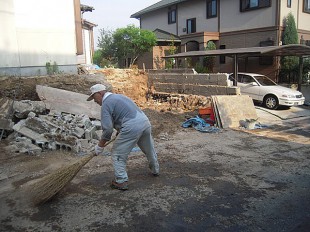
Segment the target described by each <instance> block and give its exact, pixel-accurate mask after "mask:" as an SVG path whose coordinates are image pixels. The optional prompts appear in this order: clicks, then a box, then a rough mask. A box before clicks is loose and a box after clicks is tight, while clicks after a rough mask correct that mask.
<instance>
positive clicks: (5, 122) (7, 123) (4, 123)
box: [0, 118, 14, 130]
mask: <svg viewBox="0 0 310 232" xmlns="http://www.w3.org/2000/svg"><path fill="white" fill-rule="evenodd" d="M13 126H14V122H12V120H11V119H5V118H0V129H2V130H13Z"/></svg>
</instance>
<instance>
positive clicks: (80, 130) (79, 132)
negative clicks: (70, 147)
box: [71, 127, 85, 139]
mask: <svg viewBox="0 0 310 232" xmlns="http://www.w3.org/2000/svg"><path fill="white" fill-rule="evenodd" d="M71 134H72V135H74V136H76V137H78V138H79V139H80V138H82V137H83V135H84V134H85V130H84V129H83V128H80V127H75V128H74V129H72V131H71Z"/></svg>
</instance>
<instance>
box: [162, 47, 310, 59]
mask: <svg viewBox="0 0 310 232" xmlns="http://www.w3.org/2000/svg"><path fill="white" fill-rule="evenodd" d="M216 55H226V56H234V55H238V57H247V56H262V55H269V56H307V55H310V46H306V45H301V44H289V45H282V46H268V47H249V48H232V49H218V50H207V51H190V52H182V53H177V54H174V55H169V56H165V57H163V58H184V57H199V56H216Z"/></svg>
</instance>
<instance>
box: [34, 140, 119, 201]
mask: <svg viewBox="0 0 310 232" xmlns="http://www.w3.org/2000/svg"><path fill="white" fill-rule="evenodd" d="M115 139H116V137H115V138H113V139H112V140H110V141H109V142H107V143H106V144H105V146H107V145H108V144H110V143H111V142H112V141H114V140H115ZM94 156H96V155H95V154H90V155H88V156H86V157H84V158H82V159H80V160H78V161H77V162H75V163H73V164H70V165H67V166H64V167H61V168H59V169H58V170H56V171H55V172H53V173H50V174H48V175H47V176H45V177H43V178H42V179H41V180H40V181H38V182H36V183H34V184H33V185H32V186H31V190H30V192H31V198H32V203H33V204H34V205H41V204H44V203H45V202H47V201H48V200H50V199H51V198H53V197H54V196H55V195H56V194H57V193H59V192H60V190H62V189H63V188H64V187H65V186H66V184H68V183H69V182H70V181H71V180H72V179H73V178H74V177H75V176H76V174H77V173H78V172H79V171H80V170H81V168H82V167H83V166H84V165H85V164H87V163H88V162H89V161H90V160H91V159H92V158H93V157H94Z"/></svg>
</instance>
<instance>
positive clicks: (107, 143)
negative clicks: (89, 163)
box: [90, 135, 117, 157]
mask: <svg viewBox="0 0 310 232" xmlns="http://www.w3.org/2000/svg"><path fill="white" fill-rule="evenodd" d="M116 137H117V135H116V136H115V137H114V138H113V139H111V140H110V141H108V142H106V143H105V144H104V146H103V147H106V146H108V145H109V144H110V143H112V142H113V141H114V140H115V139H116ZM90 156H92V157H94V156H96V153H93V154H91V155H90Z"/></svg>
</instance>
